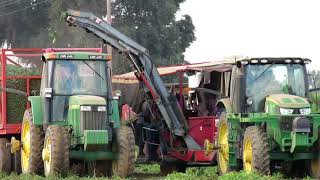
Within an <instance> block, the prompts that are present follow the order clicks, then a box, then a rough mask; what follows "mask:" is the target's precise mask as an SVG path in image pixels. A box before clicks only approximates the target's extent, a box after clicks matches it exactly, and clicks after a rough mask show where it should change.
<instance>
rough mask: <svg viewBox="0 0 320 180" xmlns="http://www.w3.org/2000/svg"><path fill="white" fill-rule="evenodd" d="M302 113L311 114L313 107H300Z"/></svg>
mask: <svg viewBox="0 0 320 180" xmlns="http://www.w3.org/2000/svg"><path fill="white" fill-rule="evenodd" d="M299 112H300V114H301V115H309V114H310V113H311V108H302V109H299Z"/></svg>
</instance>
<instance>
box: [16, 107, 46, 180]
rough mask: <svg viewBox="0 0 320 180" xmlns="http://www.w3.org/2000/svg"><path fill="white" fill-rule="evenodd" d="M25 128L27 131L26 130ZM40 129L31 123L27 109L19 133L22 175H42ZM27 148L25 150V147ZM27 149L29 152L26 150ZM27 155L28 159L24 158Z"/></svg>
mask: <svg viewBox="0 0 320 180" xmlns="http://www.w3.org/2000/svg"><path fill="white" fill-rule="evenodd" d="M27 127H28V128H29V129H27ZM43 136H44V133H43V131H42V128H41V127H39V126H35V125H33V123H32V111H31V109H27V110H26V111H25V113H24V117H23V121H22V132H21V142H22V147H21V150H20V151H21V169H22V173H28V174H38V175H41V174H42V173H43V163H42V159H41V151H42V148H43ZM27 146H28V147H29V148H26V147H27ZM27 149H29V151H28V150H27ZM26 155H28V158H25V157H26Z"/></svg>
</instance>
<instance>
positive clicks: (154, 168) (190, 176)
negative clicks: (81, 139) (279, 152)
mask: <svg viewBox="0 0 320 180" xmlns="http://www.w3.org/2000/svg"><path fill="white" fill-rule="evenodd" d="M0 179H6V180H31V179H32V180H44V179H46V180H57V179H62V178H59V177H49V178H44V177H41V176H31V175H16V174H11V175H10V176H6V175H3V174H2V175H0ZM63 179H65V180H103V179H112V180H121V179H122V178H119V177H111V178H105V177H99V178H98V177H78V176H73V175H69V176H68V177H66V178H63ZM126 179H128V180H135V179H148V180H149V179H151V180H152V179H153V180H162V179H163V180H180V179H183V180H207V179H218V180H242V179H245V180H280V179H285V178H284V177H283V176H282V175H281V174H274V175H272V176H261V175H259V174H254V173H252V174H247V173H245V172H238V173H234V172H233V173H228V174H226V175H224V176H218V175H217V169H216V167H201V168H197V167H192V168H187V171H186V173H171V174H169V175H167V176H160V167H159V165H137V166H136V169H135V172H134V174H133V175H132V176H130V177H128V178H126ZM304 179H306V180H307V179H310V178H308V177H306V178H304Z"/></svg>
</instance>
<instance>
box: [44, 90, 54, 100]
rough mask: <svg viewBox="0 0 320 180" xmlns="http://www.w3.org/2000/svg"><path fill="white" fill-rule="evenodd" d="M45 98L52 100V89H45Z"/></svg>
mask: <svg viewBox="0 0 320 180" xmlns="http://www.w3.org/2000/svg"><path fill="white" fill-rule="evenodd" d="M44 97H45V98H52V88H45V89H44Z"/></svg>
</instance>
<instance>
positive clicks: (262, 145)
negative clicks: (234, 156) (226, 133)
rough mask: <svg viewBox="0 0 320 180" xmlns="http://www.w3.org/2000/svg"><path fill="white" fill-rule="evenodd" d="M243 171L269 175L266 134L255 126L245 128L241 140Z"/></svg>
mask: <svg viewBox="0 0 320 180" xmlns="http://www.w3.org/2000/svg"><path fill="white" fill-rule="evenodd" d="M243 169H244V170H245V171H246V172H252V171H256V172H258V173H261V174H265V175H268V174H270V155H269V144H268V138H267V134H266V133H265V132H264V130H263V129H261V128H259V127H257V126H250V127H247V129H246V131H245V133H244V139H243Z"/></svg>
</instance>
